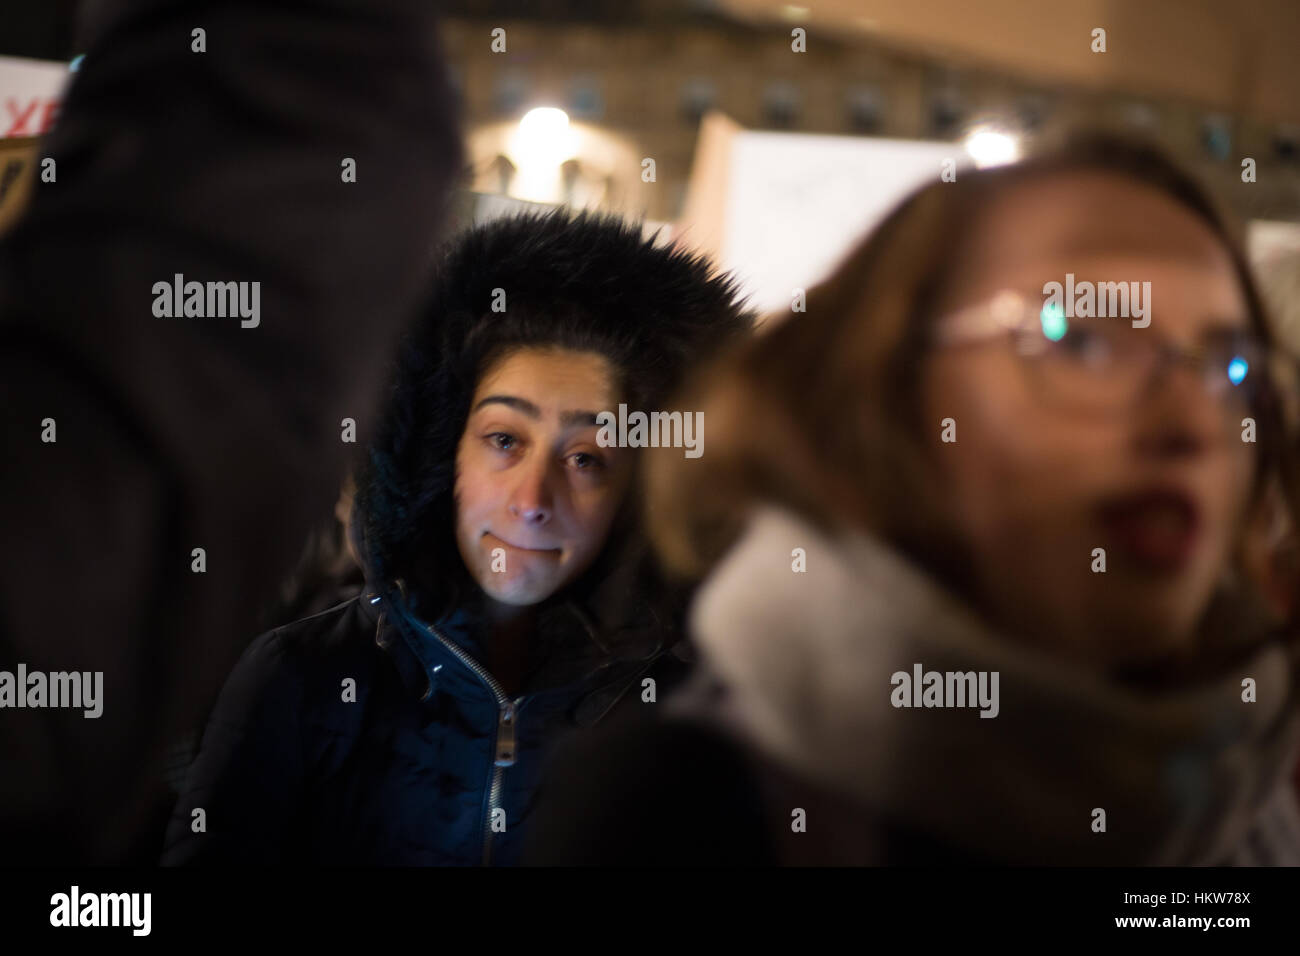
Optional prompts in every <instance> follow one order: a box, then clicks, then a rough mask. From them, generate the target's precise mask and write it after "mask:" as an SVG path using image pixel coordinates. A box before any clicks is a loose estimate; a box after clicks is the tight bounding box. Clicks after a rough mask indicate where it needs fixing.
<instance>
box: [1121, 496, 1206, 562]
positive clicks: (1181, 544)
mask: <svg viewBox="0 0 1300 956" xmlns="http://www.w3.org/2000/svg"><path fill="white" fill-rule="evenodd" d="M1100 513H1101V520H1102V524H1103V526H1104V527H1105V528H1106V530H1107V531H1108V532H1109V533H1110V536H1111V538H1112V540H1113V541H1114V542H1115V543H1116V544H1117V545H1118V546H1119V548H1120V550H1121V551H1122V552H1123V553H1124V554H1125V555H1126V556H1127V557H1128V558H1130V559H1131V560H1133V561H1134V562H1136V563H1137V564H1139V565H1140V566H1143V567H1145V568H1148V569H1149V570H1152V571H1157V572H1171V571H1178V570H1181V569H1182V568H1183V567H1185V566H1186V565H1187V563H1188V562H1189V561H1190V560H1191V557H1192V555H1193V554H1194V553H1195V551H1196V546H1197V544H1198V543H1199V542H1200V515H1199V512H1198V509H1197V507H1196V502H1195V500H1194V499H1193V498H1192V497H1191V495H1188V494H1186V493H1184V492H1181V491H1168V490H1162V489H1153V490H1150V491H1142V492H1138V493H1136V494H1132V495H1126V496H1124V497H1122V498H1113V499H1111V500H1110V501H1108V502H1107V503H1106V504H1104V505H1103V506H1102V508H1101V512H1100Z"/></svg>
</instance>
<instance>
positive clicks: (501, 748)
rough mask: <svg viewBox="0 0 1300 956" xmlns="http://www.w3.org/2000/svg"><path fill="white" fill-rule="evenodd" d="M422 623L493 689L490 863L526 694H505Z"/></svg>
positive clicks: (487, 825)
mask: <svg viewBox="0 0 1300 956" xmlns="http://www.w3.org/2000/svg"><path fill="white" fill-rule="evenodd" d="M420 623H421V624H423V625H424V628H425V630H427V631H428V632H429V633H430V634H432V635H433V636H434V637H436V638H437V639H438V640H439V641H440V642H441V643H442V645H443V647H445V648H447V650H449V651H450V652H451V653H452V654H454V655H455V656H456V658H457V659H458V660H459V661H460V662H461V663H462V664H464V665H465V666H466V667H468V668H469V669H470V670H471V671H472V672H473V673H474V674H475V675H476V676H477V677H478V679H479V680H481V681H482V682H483V684H484V685H485V686H486V687H487V688H488V690H490V691H492V696H494V697H495V698H496V701H497V733H496V744H495V748H494V750H495V752H494V755H493V760H492V776H491V777H490V778H489V781H488V806H487V813H486V814H485V816H484V820H483V865H484V866H487V865H488V863H489V862H491V860H492V812H493V811H494V810H496V809H498V808H499V805H500V802H501V777H502V776H503V774H504V773H505V768H506V767H510V766H513V765H514V762H515V724H516V723H517V722H518V716H519V709H520V707H522V706H523V703H524V697H518V698H516V699H515V700H511V699H510V698H509V697H508V696H506V692H505V689H504V688H503V687H502V686H501V685H500V684H499V683H498V682H497V679H496V678H495V677H493V676H492V675H491V674H490V673H488V671H487V668H485V667H484V666H483V665H482V664H480V663H479V662H478V661H476V660H474V658H472V657H470V656H469V654H467V653H465V651H463V650H461V648H460V647H458V646H457V645H456V643H455V642H454V641H451V640H449V639H448V638H446V637H444V636H443V634H442V632H441V631H439V630H438V629H437V628H436V627H434V626H433V625H432V624H429V623H427V622H425V621H421V622H420Z"/></svg>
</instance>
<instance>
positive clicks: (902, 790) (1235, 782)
mask: <svg viewBox="0 0 1300 956" xmlns="http://www.w3.org/2000/svg"><path fill="white" fill-rule="evenodd" d="M795 548H803V549H804V550H805V553H806V568H807V570H806V572H804V573H797V572H794V571H792V565H791V555H792V551H793V549H795ZM691 626H692V633H693V634H694V637H695V639H696V641H697V643H698V646H699V652H700V655H701V658H702V659H703V661H704V663H705V665H706V666H707V667H708V668H709V670H710V671H711V672H713V673H714V674H716V675H717V676H718V677H719V678H720V679H721V683H722V684H723V685H724V686H725V687H726V688H727V694H726V695H725V697H724V700H725V703H723V704H716V703H715V704H710V705H707V706H708V707H709V708H711V710H712V716H714V717H716V718H718V719H720V720H722V721H723V722H724V723H729V724H731V725H732V727H733V729H735V730H736V731H737V732H738V733H739V734H741V735H742V736H743V737H745V738H748V739H749V740H750V741H751V742H752V743H753V744H755V745H756V746H757V747H758V749H760V750H761V751H763V752H765V753H766V754H767V755H768V756H769V757H770V758H774V759H776V760H777V761H779V762H780V763H782V764H784V765H785V766H787V767H790V768H792V769H794V770H795V771H797V772H800V773H802V774H805V775H807V776H808V777H810V778H812V779H815V780H819V781H820V782H822V783H823V784H825V785H827V786H829V787H831V788H833V789H835V790H838V791H839V792H841V793H845V794H848V795H850V796H852V797H854V798H856V800H857V801H858V802H860V803H863V804H865V805H867V806H869V807H871V808H873V809H874V810H875V811H876V812H877V813H878V814H879V815H880V816H881V817H883V818H885V819H895V820H898V821H901V822H906V823H908V824H910V825H912V826H915V827H918V828H920V829H922V830H924V831H925V832H928V833H932V834H937V835H939V836H941V837H942V838H944V839H946V840H948V841H950V842H951V843H953V844H955V845H958V846H962V847H965V848H966V849H968V850H970V851H972V852H975V853H977V854H981V855H983V856H986V857H992V858H998V859H1004V860H1010V861H1019V862H1028V861H1030V860H1037V861H1039V862H1041V861H1043V860H1051V861H1053V862H1055V863H1101V862H1105V863H1134V862H1141V863H1158V864H1189V863H1203V862H1214V861H1218V860H1221V859H1223V858H1224V856H1225V855H1226V854H1227V853H1228V851H1229V850H1230V849H1231V848H1232V847H1234V846H1235V845H1236V844H1237V843H1238V841H1240V840H1241V838H1242V836H1243V834H1244V833H1245V831H1246V830H1247V829H1248V828H1249V826H1250V824H1251V822H1252V820H1253V818H1254V816H1255V812H1256V810H1257V809H1258V807H1259V806H1260V805H1261V804H1262V803H1263V802H1264V801H1265V800H1266V799H1268V798H1269V797H1270V796H1271V795H1272V794H1273V792H1274V791H1275V788H1277V787H1278V786H1279V785H1284V781H1285V774H1286V771H1287V769H1288V768H1289V767H1290V766H1291V764H1290V762H1289V761H1290V757H1291V755H1292V754H1293V753H1294V752H1295V747H1296V742H1297V735H1298V727H1297V716H1296V715H1297V710H1298V709H1300V708H1298V707H1297V703H1298V702H1297V690H1296V688H1297V682H1296V680H1295V677H1294V671H1293V667H1294V660H1293V658H1292V656H1291V655H1290V654H1288V652H1287V650H1286V649H1285V647H1284V646H1282V644H1281V643H1280V642H1278V641H1263V642H1260V643H1259V644H1258V645H1257V646H1256V649H1255V650H1254V651H1253V653H1251V654H1250V655H1249V657H1248V659H1246V660H1245V661H1243V662H1241V663H1240V664H1239V665H1237V666H1234V667H1232V668H1230V669H1228V670H1225V671H1224V672H1223V673H1221V674H1219V675H1217V676H1216V677H1215V678H1213V679H1210V680H1207V681H1204V682H1202V683H1199V684H1197V685H1196V686H1185V687H1179V688H1175V689H1165V690H1160V691H1150V690H1138V689H1134V688H1130V687H1127V686H1125V685H1121V684H1119V683H1118V682H1114V681H1111V680H1108V679H1106V678H1105V677H1103V676H1101V675H1099V674H1091V673H1086V672H1083V671H1082V670H1080V669H1079V668H1077V667H1072V666H1068V665H1065V664H1063V663H1061V662H1059V661H1057V660H1056V659H1054V658H1051V657H1048V656H1045V655H1042V654H1040V653H1037V652H1035V651H1034V650H1033V649H1031V648H1027V647H1023V646H1017V645H1014V644H1012V643H1011V642H1009V641H1006V640H1004V639H1002V638H1001V636H1000V635H998V634H996V633H994V632H993V631H991V630H990V629H988V628H987V627H986V626H985V625H984V624H983V622H982V621H981V620H979V619H978V618H977V617H976V616H975V615H974V614H973V613H972V612H971V611H970V610H969V609H968V608H967V607H966V606H964V605H963V604H961V603H960V602H958V601H956V600H955V599H954V598H953V597H952V596H951V595H949V594H948V593H947V592H946V591H945V590H944V589H943V588H942V587H941V586H940V585H939V584H938V583H937V582H936V581H934V580H933V579H931V578H930V577H928V576H927V575H926V574H925V573H923V572H922V571H921V570H919V569H918V568H917V567H915V566H913V565H911V564H910V563H908V562H907V561H905V560H904V559H903V558H902V557H901V556H900V555H898V554H897V553H896V552H894V551H892V550H891V549H890V548H888V547H886V546H885V545H884V544H882V543H881V542H880V541H878V540H875V539H873V538H870V537H865V536H859V537H849V538H842V539H832V538H828V537H826V536H824V535H823V534H821V533H820V532H819V531H818V530H817V529H815V528H813V527H812V526H811V525H809V524H807V523H806V522H804V521H802V520H801V519H799V518H797V517H795V516H794V515H792V514H790V513H789V512H786V511H783V510H779V509H775V508H767V509H764V510H761V511H759V512H758V513H757V514H756V515H755V516H754V518H753V520H752V521H751V522H750V524H749V526H748V528H747V532H746V533H745V535H744V536H743V537H742V538H741V539H740V541H739V542H738V543H737V544H736V546H735V547H734V548H733V549H732V551H731V552H730V553H729V554H728V555H727V556H726V557H725V558H724V560H723V561H722V562H721V564H720V565H719V566H718V567H717V568H716V569H715V571H714V573H713V574H712V575H711V577H710V579H709V581H708V582H707V583H706V584H705V586H704V587H703V588H702V589H701V591H700V592H699V595H698V597H697V600H696V603H695V605H694V606H693V608H692V612H691ZM918 664H919V665H921V666H922V668H923V670H924V671H926V672H929V671H937V672H941V673H946V672H956V673H965V672H969V671H975V672H977V673H978V672H986V673H990V674H991V673H992V672H998V673H999V675H1000V677H999V684H998V687H999V698H1000V700H999V711H998V715H997V716H996V717H994V718H988V719H985V718H981V717H980V716H979V711H978V709H972V708H968V709H920V710H918V709H913V708H903V707H897V706H894V702H893V701H894V697H893V695H894V694H895V693H896V692H897V691H898V690H899V686H900V685H895V684H894V683H893V682H892V677H893V675H894V674H896V673H898V672H903V673H906V674H908V675H909V677H910V676H911V675H912V674H913V673H914V668H915V666H916V665H918ZM1244 677H1251V678H1253V679H1254V680H1255V682H1256V694H1257V696H1256V700H1257V702H1256V703H1243V701H1242V679H1243V678H1244ZM681 706H682V707H683V708H689V707H690V706H691V705H690V703H689V702H686V703H684V704H683V705H681ZM1098 808H1100V809H1104V810H1105V812H1106V820H1107V828H1106V832H1105V835H1104V836H1103V835H1102V834H1099V833H1097V832H1094V829H1093V821H1094V819H1095V814H1094V811H1095V809H1098Z"/></svg>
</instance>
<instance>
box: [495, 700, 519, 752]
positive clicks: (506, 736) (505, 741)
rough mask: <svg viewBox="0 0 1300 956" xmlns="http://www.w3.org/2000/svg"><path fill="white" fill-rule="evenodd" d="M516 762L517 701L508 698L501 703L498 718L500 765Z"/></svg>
mask: <svg viewBox="0 0 1300 956" xmlns="http://www.w3.org/2000/svg"><path fill="white" fill-rule="evenodd" d="M514 762H515V702H514V701H512V700H507V701H506V702H505V703H503V704H502V705H501V716H500V718H499V719H498V720H497V759H496V765H497V766H498V767H510V766H513V765H514Z"/></svg>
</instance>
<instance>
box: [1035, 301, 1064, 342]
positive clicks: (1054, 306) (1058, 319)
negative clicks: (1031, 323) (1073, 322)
mask: <svg viewBox="0 0 1300 956" xmlns="http://www.w3.org/2000/svg"><path fill="white" fill-rule="evenodd" d="M1038 320H1039V321H1040V322H1041V323H1042V325H1043V334H1044V335H1045V336H1047V337H1048V338H1049V339H1051V340H1052V341H1053V342H1059V341H1061V338H1062V337H1063V336H1064V335H1065V330H1066V329H1067V328H1069V325H1070V324H1069V322H1067V321H1066V320H1065V309H1064V308H1062V307H1061V304H1060V303H1059V302H1048V303H1047V304H1046V305H1044V306H1043V311H1042V312H1040V313H1039V314H1038Z"/></svg>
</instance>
